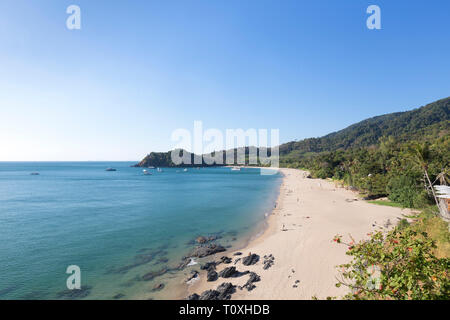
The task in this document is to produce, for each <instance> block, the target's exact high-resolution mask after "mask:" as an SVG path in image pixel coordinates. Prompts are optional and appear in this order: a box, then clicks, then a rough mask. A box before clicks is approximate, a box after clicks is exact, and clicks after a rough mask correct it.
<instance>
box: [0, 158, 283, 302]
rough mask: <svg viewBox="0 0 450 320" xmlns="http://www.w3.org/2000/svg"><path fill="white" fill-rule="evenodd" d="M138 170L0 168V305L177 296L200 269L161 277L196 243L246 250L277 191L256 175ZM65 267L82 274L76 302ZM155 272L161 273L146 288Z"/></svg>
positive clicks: (271, 178) (44, 165) (67, 165)
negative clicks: (210, 238)
mask: <svg viewBox="0 0 450 320" xmlns="http://www.w3.org/2000/svg"><path fill="white" fill-rule="evenodd" d="M132 164H134V163H131V162H26V163H25V162H24V163H19V162H0V299H58V298H83V299H112V298H113V297H115V298H121V299H159V298H177V297H179V296H180V294H182V293H180V292H181V291H180V290H182V289H183V288H185V284H184V279H185V278H186V277H187V275H189V273H190V269H193V268H198V266H199V265H193V266H189V267H188V268H186V269H185V270H183V271H170V272H161V270H167V269H171V267H172V266H176V265H177V264H179V263H180V262H181V259H182V257H183V256H185V255H187V254H188V252H189V251H190V250H191V249H192V248H193V246H194V244H193V240H194V239H195V238H196V237H198V236H200V235H203V236H207V235H216V236H218V237H219V238H220V239H218V240H217V242H218V243H220V244H222V245H223V246H227V247H231V246H233V247H238V246H240V245H242V244H243V243H244V242H245V241H246V240H248V239H249V237H251V236H254V235H255V233H256V232H258V230H260V229H261V227H262V225H263V222H264V217H265V215H266V214H268V213H270V211H271V210H272V208H273V206H274V203H275V201H276V197H277V195H278V189H279V185H280V183H281V177H280V175H279V174H276V175H260V171H259V169H254V168H252V169H245V168H244V169H242V170H241V171H231V169H230V168H201V169H191V168H190V169H188V171H187V172H184V171H183V170H180V169H175V168H163V172H157V170H152V169H148V171H150V172H152V175H144V174H143V171H142V169H141V168H133V167H130V166H131V165H132ZM108 167H113V168H115V169H117V171H115V172H108V171H105V169H106V168H108ZM32 172H39V175H31V173H32ZM200 262H201V261H200ZM69 265H77V266H79V267H80V269H81V284H82V286H83V288H84V290H83V294H82V295H80V296H78V297H71V296H70V295H67V294H65V292H64V290H66V289H67V288H66V279H67V277H68V276H69V275H68V274H66V268H67V267H68V266H69ZM151 271H153V272H155V273H156V274H160V275H159V276H156V277H155V278H154V279H152V280H150V281H144V280H143V279H142V276H143V275H144V274H146V273H148V272H151ZM159 283H162V284H164V288H163V289H162V290H160V291H152V289H153V288H154V286H155V285H156V284H159Z"/></svg>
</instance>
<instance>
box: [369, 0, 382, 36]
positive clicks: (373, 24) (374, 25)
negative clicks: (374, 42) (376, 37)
mask: <svg viewBox="0 0 450 320" xmlns="http://www.w3.org/2000/svg"><path fill="white" fill-rule="evenodd" d="M366 13H368V14H370V16H369V17H368V18H367V21H366V26H367V28H368V29H369V30H380V29H381V9H380V7H379V6H377V5H374V4H372V5H370V6H368V7H367V10H366Z"/></svg>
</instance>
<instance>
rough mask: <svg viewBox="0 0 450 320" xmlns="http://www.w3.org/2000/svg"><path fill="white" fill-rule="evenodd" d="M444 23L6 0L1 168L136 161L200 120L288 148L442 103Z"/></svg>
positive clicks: (424, 12) (232, 5) (233, 3)
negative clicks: (73, 20) (275, 136)
mask: <svg viewBox="0 0 450 320" xmlns="http://www.w3.org/2000/svg"><path fill="white" fill-rule="evenodd" d="M71 4H76V5H78V6H80V8H81V30H68V29H67V28H66V19H67V17H68V16H69V15H68V14H67V13H66V8H67V7H68V6H69V5H71ZM371 4H376V5H378V6H379V7H380V8H381V27H382V29H381V30H369V29H367V27H366V19H367V17H368V16H369V15H368V14H367V13H366V8H367V7H368V6H369V5H371ZM449 21H450V1H448V0H442V1H439V0H429V1H422V0H420V1H402V0H395V1H392V0H389V1H381V0H373V1H359V0H342V1H334V0H330V1H318V0H314V1H312V0H311V1H301V0H293V1H287V0H282V1H275V0H272V1H267V0H244V1H243V0H227V1H225V0H221V1H219V0H195V1H193V0H180V1H169V0H168V1H162V0H158V1H153V0H146V1H137V0H133V1H125V0H120V1H119V0H114V1H112V0H110V1H101V0H95V1H92V0H71V1H65V0H53V1H50V0H41V1H29V0H2V1H1V2H0V161H10V160H19V161H35V160H36V161H37V160H139V159H141V158H142V157H143V156H145V155H146V154H147V153H148V152H150V151H167V150H169V149H170V148H171V147H172V146H173V144H174V143H173V142H172V141H171V139H170V136H171V133H172V131H173V130H175V129H177V128H186V129H192V127H193V122H194V120H201V121H203V125H204V127H205V128H218V129H221V130H224V129H226V128H243V129H248V128H256V129H258V128H267V129H271V128H275V129H277V128H278V129H280V140H281V142H287V141H291V140H294V139H302V138H307V137H315V136H322V135H324V134H327V133H329V132H332V131H336V130H339V129H342V128H344V127H346V126H348V125H350V124H352V123H355V122H357V121H360V120H363V119H365V118H368V117H371V116H375V115H379V114H384V113H389V112H395V111H403V110H408V109H412V108H415V107H419V106H422V105H424V104H427V103H429V102H433V101H435V100H437V99H440V98H444V97H447V96H449V95H450V23H449Z"/></svg>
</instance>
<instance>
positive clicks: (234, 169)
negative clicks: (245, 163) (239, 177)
mask: <svg viewBox="0 0 450 320" xmlns="http://www.w3.org/2000/svg"><path fill="white" fill-rule="evenodd" d="M231 171H241V168H239V167H232V168H231Z"/></svg>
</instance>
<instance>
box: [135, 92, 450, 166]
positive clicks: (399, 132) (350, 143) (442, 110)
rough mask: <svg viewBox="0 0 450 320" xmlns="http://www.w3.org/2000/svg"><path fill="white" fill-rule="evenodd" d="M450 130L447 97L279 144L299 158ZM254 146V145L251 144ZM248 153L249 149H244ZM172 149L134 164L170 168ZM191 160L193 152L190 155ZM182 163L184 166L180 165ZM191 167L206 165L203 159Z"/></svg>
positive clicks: (286, 153) (286, 154) (283, 151)
mask: <svg viewBox="0 0 450 320" xmlns="http://www.w3.org/2000/svg"><path fill="white" fill-rule="evenodd" d="M449 131H450V97H449V98H445V99H441V100H438V101H436V102H433V103H430V104H428V105H426V106H423V107H420V108H417V109H414V110H411V111H406V112H396V113H390V114H385V115H382V116H377V117H373V118H370V119H367V120H364V121H361V122H358V123H356V124H353V125H351V126H349V127H347V128H345V129H343V130H340V131H337V132H333V133H330V134H328V135H326V136H323V137H320V138H308V139H304V140H301V141H292V142H288V143H284V144H282V145H280V158H281V159H280V160H282V159H283V158H284V157H287V158H291V157H294V158H301V157H302V156H304V155H308V154H315V153H319V152H323V151H335V150H339V149H344V150H346V149H349V148H354V147H369V146H371V145H376V144H377V143H378V141H379V139H380V138H381V137H383V136H393V137H395V138H396V139H397V140H398V141H408V140H412V139H414V140H422V139H423V137H439V136H443V135H448V134H449ZM251 148H254V147H251ZM245 150H246V154H248V150H249V148H248V147H247V148H245ZM170 155H171V152H170V151H169V152H152V153H150V154H149V155H147V156H146V157H145V158H144V159H143V160H142V161H141V162H140V163H139V164H137V165H136V166H140V167H148V166H154V167H173V166H176V165H175V164H174V163H173V162H172V161H171V157H170ZM189 156H190V157H191V160H192V162H191V163H194V161H193V160H194V157H199V156H197V155H194V154H189ZM183 166H185V165H183ZM193 166H208V165H207V164H206V163H205V162H204V161H202V162H201V164H198V165H193Z"/></svg>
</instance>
